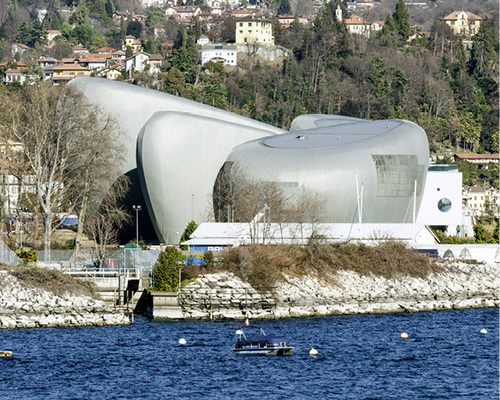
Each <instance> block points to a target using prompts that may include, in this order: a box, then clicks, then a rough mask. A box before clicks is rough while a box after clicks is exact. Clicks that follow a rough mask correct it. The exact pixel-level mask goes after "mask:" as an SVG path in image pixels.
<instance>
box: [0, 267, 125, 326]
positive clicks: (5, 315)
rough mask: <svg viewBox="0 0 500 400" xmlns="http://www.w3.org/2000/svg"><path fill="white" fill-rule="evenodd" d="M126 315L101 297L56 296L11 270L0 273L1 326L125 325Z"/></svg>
mask: <svg viewBox="0 0 500 400" xmlns="http://www.w3.org/2000/svg"><path fill="white" fill-rule="evenodd" d="M129 323H130V320H129V318H128V317H127V316H126V315H125V314H123V313H121V312H115V311H114V310H111V309H109V308H108V307H107V306H106V305H105V303H104V302H103V301H100V300H96V299H92V298H91V297H86V296H85V297H83V296H70V295H67V296H64V297H61V296H56V295H54V294H53V293H51V292H47V291H44V290H42V289H39V288H32V287H26V286H24V285H23V284H22V283H21V282H19V281H18V280H17V278H15V277H14V276H12V275H10V274H8V273H7V274H3V275H0V329H1V328H28V327H30V328H34V327H55V326H86V325H96V326H101V325H125V324H129Z"/></svg>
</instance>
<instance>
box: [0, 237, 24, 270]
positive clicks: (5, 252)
mask: <svg viewBox="0 0 500 400" xmlns="http://www.w3.org/2000/svg"><path fill="white" fill-rule="evenodd" d="M0 262H2V263H4V264H7V265H20V264H22V263H23V262H22V260H21V259H20V258H19V257H18V256H17V255H16V253H15V252H14V251H12V250H11V249H10V248H9V247H8V246H7V245H6V244H5V243H4V242H3V240H0Z"/></svg>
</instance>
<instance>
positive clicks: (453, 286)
mask: <svg viewBox="0 0 500 400" xmlns="http://www.w3.org/2000/svg"><path fill="white" fill-rule="evenodd" d="M499 288H500V277H499V269H498V267H497V266H495V265H488V264H466V263H453V264H443V265H442V266H441V272H440V273H437V274H432V275H430V276H428V277H427V278H425V279H421V278H412V277H408V276H405V277H398V278H395V279H385V278H383V277H377V276H360V275H358V274H357V273H355V272H353V271H339V272H338V273H337V274H336V275H334V276H331V277H329V278H328V279H325V278H321V277H318V276H304V277H291V276H288V277H286V281H285V282H283V283H280V284H278V285H277V286H276V287H275V288H274V289H265V288H260V289H258V288H257V289H256V288H252V287H251V286H250V285H249V284H247V283H245V282H242V281H241V280H240V279H239V278H237V277H235V276H234V275H232V274H229V273H218V274H212V275H206V276H203V277H200V278H198V280H197V281H196V282H194V283H192V284H190V285H189V286H187V287H185V288H183V292H182V293H181V296H180V306H181V308H182V312H183V315H184V318H187V319H202V318H203V319H204V318H213V319H244V318H246V316H248V317H249V318H259V319H262V318H285V317H303V316H321V315H332V314H366V313H388V312H416V311H429V310H448V309H465V308H478V307H498V306H499V304H500V302H499Z"/></svg>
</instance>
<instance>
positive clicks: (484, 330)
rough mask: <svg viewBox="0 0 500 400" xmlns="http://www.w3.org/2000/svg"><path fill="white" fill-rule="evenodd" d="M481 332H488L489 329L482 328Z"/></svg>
mask: <svg viewBox="0 0 500 400" xmlns="http://www.w3.org/2000/svg"><path fill="white" fill-rule="evenodd" d="M480 332H481V333H488V331H487V330H486V329H484V328H483V329H481V330H480Z"/></svg>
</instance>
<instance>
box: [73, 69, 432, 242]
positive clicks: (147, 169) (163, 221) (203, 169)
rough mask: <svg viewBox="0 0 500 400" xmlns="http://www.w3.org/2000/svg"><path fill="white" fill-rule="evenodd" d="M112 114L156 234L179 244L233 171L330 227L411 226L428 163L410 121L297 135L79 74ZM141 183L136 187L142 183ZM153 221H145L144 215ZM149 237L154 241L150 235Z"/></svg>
mask: <svg viewBox="0 0 500 400" xmlns="http://www.w3.org/2000/svg"><path fill="white" fill-rule="evenodd" d="M69 85H70V86H72V87H76V88H78V89H79V90H80V91H81V92H82V93H83V94H84V95H85V96H86V98H87V99H88V100H89V101H90V102H91V103H93V104H96V105H98V106H99V107H100V108H101V110H103V111H104V112H105V113H108V114H110V115H112V116H113V117H114V118H115V119H116V121H117V122H118V124H119V126H120V129H121V131H122V134H121V137H122V143H123V145H124V146H125V147H126V160H125V161H124V163H123V165H122V166H121V171H122V173H124V174H128V175H129V176H131V177H132V179H134V178H135V179H137V181H138V182H139V185H133V186H132V188H133V190H134V192H135V193H134V196H135V197H134V200H133V202H134V203H133V204H141V203H142V204H143V205H144V206H145V207H146V209H147V211H148V214H149V217H150V218H151V221H152V226H153V227H154V230H155V233H156V236H157V238H158V239H159V240H160V241H161V242H163V243H170V244H172V243H178V242H179V235H180V234H182V232H183V231H184V229H185V227H186V225H187V223H188V221H190V220H193V219H194V220H195V221H196V222H197V223H201V222H205V221H210V220H212V219H213V214H214V210H213V190H214V185H215V184H216V180H217V177H218V175H219V172H220V171H221V168H223V167H224V165H226V166H227V165H234V163H237V164H238V165H239V166H241V170H242V171H244V173H245V175H246V176H247V177H248V178H250V179H252V180H258V181H266V182H269V181H271V182H275V183H276V184H278V185H279V186H280V187H281V188H282V189H283V191H284V192H285V193H286V195H287V196H289V197H293V196H294V195H295V194H296V193H298V192H299V191H300V190H306V191H307V192H309V193H314V194H318V195H319V196H321V198H324V199H325V201H326V214H325V215H326V217H325V220H324V221H321V222H333V223H335V222H336V223H346V222H349V223H350V222H352V221H353V220H355V222H367V223H407V222H412V220H414V218H415V213H416V212H418V208H419V205H420V202H421V200H422V193H423V188H424V185H425V180H426V172H427V166H428V158H429V154H428V143H427V138H426V134H425V132H424V131H423V130H422V129H421V128H420V127H419V126H417V125H415V124H413V123H411V122H408V121H402V120H388V121H367V120H362V119H357V118H350V117H342V116H331V115H306V116H300V117H298V118H296V119H295V120H294V121H293V123H292V126H291V129H290V131H289V132H285V131H283V130H281V129H278V128H275V127H272V126H270V125H267V124H263V123H260V122H257V121H254V120H251V119H248V118H245V117H242V116H240V115H237V114H234V113H230V112H227V111H223V110H220V109H217V108H214V107H210V106H206V105H204V104H200V103H197V102H194V101H190V100H186V99H182V98H180V97H176V96H172V95H168V94H165V93H162V92H158V91H154V90H150V89H145V88H142V87H138V86H134V85H129V84H126V83H120V82H114V81H108V80H105V79H100V78H79V79H74V80H72V81H71V82H70V83H69ZM133 183H134V182H133ZM141 220H144V215H142V216H141ZM143 227H144V224H141V226H140V228H141V236H142V237H151V235H148V232H144V231H143V230H142V228H143Z"/></svg>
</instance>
